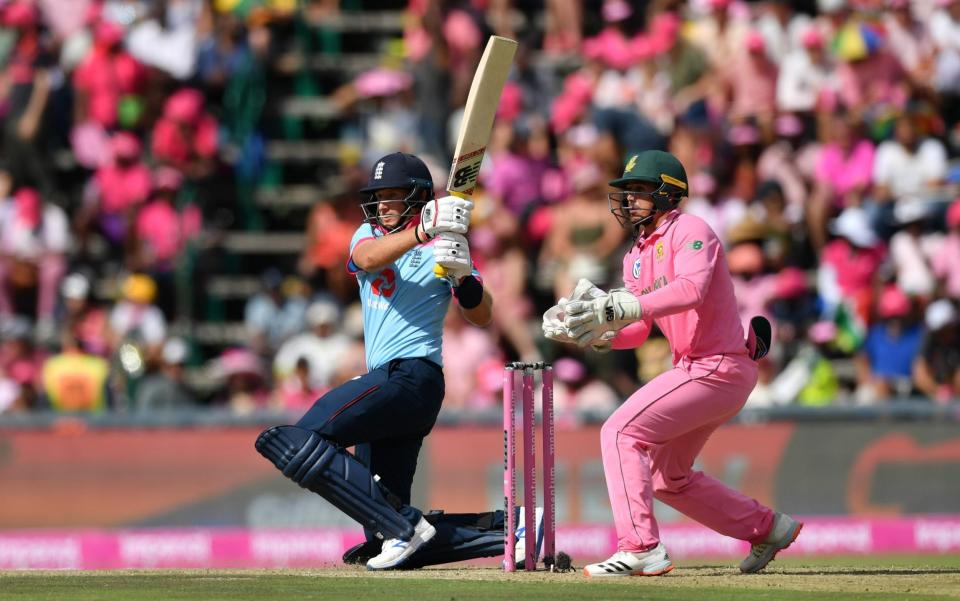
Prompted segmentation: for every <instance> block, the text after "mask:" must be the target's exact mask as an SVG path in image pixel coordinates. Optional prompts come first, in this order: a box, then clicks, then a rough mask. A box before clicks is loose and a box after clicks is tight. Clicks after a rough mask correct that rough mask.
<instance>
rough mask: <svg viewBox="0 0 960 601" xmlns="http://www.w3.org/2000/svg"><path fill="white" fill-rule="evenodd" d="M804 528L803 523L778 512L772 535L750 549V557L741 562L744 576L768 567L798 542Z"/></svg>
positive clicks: (774, 520) (775, 516)
mask: <svg viewBox="0 0 960 601" xmlns="http://www.w3.org/2000/svg"><path fill="white" fill-rule="evenodd" d="M802 528H803V523H802V522H798V521H796V520H795V519H793V518H792V517H790V516H789V515H787V514H785V513H780V512H777V513H776V515H774V518H773V528H771V529H770V534H768V535H767V538H766V539H764V541H763V542H762V543H757V544H755V545H752V546H751V547H750V555H747V557H746V559H744V560H743V561H741V562H740V571H741V572H743V573H744V574H753V573H755V572H759V571H760V570H762V569H763V568H765V567H767V564H768V563H770V562H771V561H773V558H774V557H776V556H777V553H779V552H780V551H783V550H784V549H786V548H787V547H789V546H790V545H791V544H792V543H793V541H795V540H797V536H799V535H800V530H801V529H802Z"/></svg>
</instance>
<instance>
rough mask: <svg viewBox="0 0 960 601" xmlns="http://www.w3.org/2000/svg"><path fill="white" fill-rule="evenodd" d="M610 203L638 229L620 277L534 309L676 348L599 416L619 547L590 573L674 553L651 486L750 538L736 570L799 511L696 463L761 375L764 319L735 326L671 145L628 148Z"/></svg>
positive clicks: (593, 339)
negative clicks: (686, 209) (686, 207)
mask: <svg viewBox="0 0 960 601" xmlns="http://www.w3.org/2000/svg"><path fill="white" fill-rule="evenodd" d="M610 185H611V187H613V188H616V189H617V191H616V192H611V193H610V194H609V195H608V198H609V205H610V212H611V213H613V214H614V216H615V217H616V218H617V220H618V221H619V222H620V224H621V225H622V226H624V227H626V228H628V229H630V230H631V231H632V233H633V235H634V240H635V243H634V244H633V246H632V247H631V248H630V250H629V251H628V252H627V254H626V256H625V257H624V259H623V281H624V287H623V288H616V289H613V290H610V291H606V292H605V291H602V290H600V289H598V288H597V287H596V286H593V285H592V284H590V282H587V281H586V280H582V281H581V282H580V283H579V284H578V286H577V289H576V290H575V291H574V294H573V295H572V298H571V299H570V300H567V299H560V303H558V305H557V306H555V307H552V308H551V309H550V310H548V311H547V313H546V314H545V315H544V323H543V328H544V334H545V335H546V336H547V337H548V338H551V339H553V340H558V341H562V342H571V343H576V344H577V345H579V346H581V347H586V346H591V347H593V348H594V349H595V350H598V351H605V350H609V349H610V348H615V349H632V348H636V347H638V346H640V345H641V344H643V342H644V341H645V340H646V339H647V336H648V335H649V334H650V330H651V328H652V327H653V325H654V323H656V325H657V326H658V327H659V328H660V330H661V331H662V332H663V334H664V335H665V336H666V338H667V340H668V341H669V343H670V348H671V350H672V351H673V365H674V367H673V369H671V370H669V371H667V372H665V373H663V374H661V375H659V376H657V377H656V378H654V379H653V380H651V381H650V382H649V383H647V384H646V385H644V386H643V387H641V388H640V389H639V390H638V391H636V392H635V393H634V394H633V395H632V396H631V397H630V398H628V399H627V400H626V402H625V403H624V404H623V405H621V406H620V407H619V408H618V409H617V410H616V411H615V412H614V413H613V415H611V416H610V417H609V418H608V419H607V421H606V422H605V423H604V424H603V427H602V429H601V433H600V444H601V451H602V456H603V470H604V475H605V477H606V482H607V493H608V495H609V497H610V505H611V507H612V508H613V518H614V522H615V524H616V530H617V540H618V543H617V552H616V553H614V555H613V556H612V557H610V559H608V560H606V561H603V562H600V563H595V564H590V565H588V566H586V567H585V568H584V574H585V575H587V576H601V577H606V576H656V575H660V574H666V573H667V572H669V571H670V570H672V569H673V564H672V562H671V561H670V557H669V555H668V554H667V550H666V549H665V548H664V545H663V543H662V542H660V536H659V532H658V529H657V522H656V521H655V520H654V517H653V500H654V498H657V499H659V500H660V501H663V502H664V503H666V504H668V505H670V506H671V507H673V508H674V509H677V510H678V511H680V512H682V513H684V514H685V515H687V516H689V517H691V518H693V519H695V520H697V521H698V522H700V523H701V524H704V525H705V526H708V527H710V528H712V529H713V530H715V531H717V532H719V533H721V534H724V535H726V536H730V537H733V538H738V539H741V540H745V541H749V542H750V543H751V545H752V546H751V551H750V555H749V556H747V558H746V559H744V560H743V562H741V564H740V570H741V571H743V572H748V573H749V572H758V571H760V570H762V569H763V568H764V567H765V566H766V565H767V564H768V563H769V562H770V561H771V560H772V559H773V558H774V556H776V554H777V552H779V551H780V550H782V549H786V548H787V547H788V546H790V544H791V543H792V542H793V541H794V540H795V539H796V538H797V536H798V535H799V533H800V529H801V528H802V527H803V524H802V523H800V522H797V521H795V520H794V519H793V518H791V517H790V516H788V515H786V514H783V513H779V512H774V511H773V510H771V509H769V508H767V507H764V506H763V505H761V504H760V503H758V502H757V501H756V500H754V499H751V498H749V497H746V496H744V495H742V494H741V493H739V492H737V491H735V490H732V489H730V488H728V487H727V486H725V485H724V484H722V483H721V482H719V481H717V480H715V479H713V478H711V477H709V476H707V475H705V474H703V473H702V472H699V471H693V462H694V459H695V458H696V457H697V454H698V453H699V452H700V449H702V448H703V445H704V444H705V443H706V442H707V439H708V438H709V437H710V434H712V433H713V431H714V430H716V429H717V428H718V427H720V426H721V425H722V424H723V423H725V422H726V421H727V420H729V419H730V418H731V417H733V416H734V415H735V414H736V413H737V412H738V411H740V408H741V407H743V405H744V403H745V402H746V399H747V396H748V395H749V394H750V391H751V390H752V389H753V387H754V385H755V384H756V382H757V364H756V361H758V360H759V359H760V358H762V357H763V356H764V355H765V354H766V352H767V350H768V349H769V344H770V324H769V323H768V322H767V321H766V320H765V319H763V318H762V317H760V318H754V319H753V320H752V321H751V331H750V332H749V333H748V334H747V339H746V340H745V339H744V332H743V328H742V326H741V325H740V323H741V322H740V317H739V316H738V314H737V303H736V299H735V298H734V293H733V284H732V282H731V279H730V273H729V271H728V269H727V264H726V261H725V258H724V252H723V247H722V245H721V243H720V241H719V240H718V238H717V236H716V234H714V232H713V231H712V230H711V229H710V227H709V226H708V225H707V224H706V223H705V222H704V221H703V220H702V219H700V218H699V217H695V216H693V215H688V214H684V213H681V212H680V210H679V209H678V208H677V205H678V204H679V202H680V201H681V200H682V199H683V198H684V197H685V196H686V195H687V175H686V171H685V170H684V168H683V165H681V163H680V161H679V160H677V158H676V157H675V156H673V155H672V154H669V153H666V152H662V151H659V150H648V151H644V152H641V153H639V154H636V155H633V156H632V157H631V158H630V160H629V161H628V162H627V164H626V167H625V169H624V172H623V177H621V178H619V179H616V180H614V181H612V182H610Z"/></svg>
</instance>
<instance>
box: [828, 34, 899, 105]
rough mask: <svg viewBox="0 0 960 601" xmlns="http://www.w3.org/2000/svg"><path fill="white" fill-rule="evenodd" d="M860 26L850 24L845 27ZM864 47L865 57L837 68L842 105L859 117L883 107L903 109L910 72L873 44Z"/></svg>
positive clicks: (853, 58) (881, 48)
mask: <svg viewBox="0 0 960 601" xmlns="http://www.w3.org/2000/svg"><path fill="white" fill-rule="evenodd" d="M860 26H861V25H859V24H854V23H851V24H848V25H847V26H846V27H860ZM865 44H866V45H867V48H868V50H867V54H866V55H865V56H862V57H852V58H850V59H849V60H847V61H845V62H841V63H840V65H839V67H838V68H837V79H838V82H839V92H840V94H839V96H840V101H841V102H842V103H843V104H844V105H845V106H847V107H849V108H850V109H851V110H852V111H853V112H854V113H858V114H859V113H862V112H864V111H867V110H870V109H876V108H877V107H884V106H887V107H889V106H892V107H896V108H903V107H904V105H905V104H906V100H907V95H908V90H907V88H908V85H909V84H908V82H909V81H910V80H909V76H908V74H907V72H906V71H904V69H903V67H901V66H900V63H899V62H898V61H897V58H896V57H895V56H893V55H892V54H891V53H890V52H889V51H888V50H886V49H885V48H883V47H882V46H879V47H878V48H876V49H873V47H872V44H871V43H870V42H866V43H865Z"/></svg>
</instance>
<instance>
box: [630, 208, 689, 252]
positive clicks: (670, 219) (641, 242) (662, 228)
mask: <svg viewBox="0 0 960 601" xmlns="http://www.w3.org/2000/svg"><path fill="white" fill-rule="evenodd" d="M679 216H680V209H673V210H671V211H670V212H669V213H667V216H666V217H665V218H664V220H663V221H662V222H660V225H658V226H657V228H656V229H655V230H653V231H652V232H651V233H650V235H649V236H643V235H641V236H639V237H638V238H637V247H638V248H645V247H646V246H648V245H649V244H651V243H652V242H653V241H654V240H657V239H659V238H662V237H663V236H664V235H665V234H666V233H667V230H669V229H670V226H672V225H673V224H674V222H675V221H676V220H677V218H678V217H679Z"/></svg>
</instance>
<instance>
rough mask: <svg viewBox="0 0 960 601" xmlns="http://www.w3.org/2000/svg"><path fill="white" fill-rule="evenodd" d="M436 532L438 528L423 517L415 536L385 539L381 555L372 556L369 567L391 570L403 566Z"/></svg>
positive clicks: (416, 528) (415, 528) (414, 532)
mask: <svg viewBox="0 0 960 601" xmlns="http://www.w3.org/2000/svg"><path fill="white" fill-rule="evenodd" d="M436 533H437V529H436V528H434V527H433V526H432V525H431V524H430V522H428V521H427V520H425V519H423V518H422V517H421V518H420V521H419V522H417V525H416V526H415V527H414V529H413V536H412V537H411V538H410V540H402V539H399V538H388V539H387V540H385V541H383V547H382V548H381V551H380V555H377V556H376V557H371V558H370V559H369V560H368V561H367V569H368V570H389V569H392V568H398V567H400V566H402V565H403V562H405V561H406V560H407V559H409V558H410V556H411V555H413V554H414V553H416V552H417V549H419V548H420V547H422V546H423V545H425V544H426V543H427V542H429V541H430V539H432V538H433V537H434V535H435V534H436Z"/></svg>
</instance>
